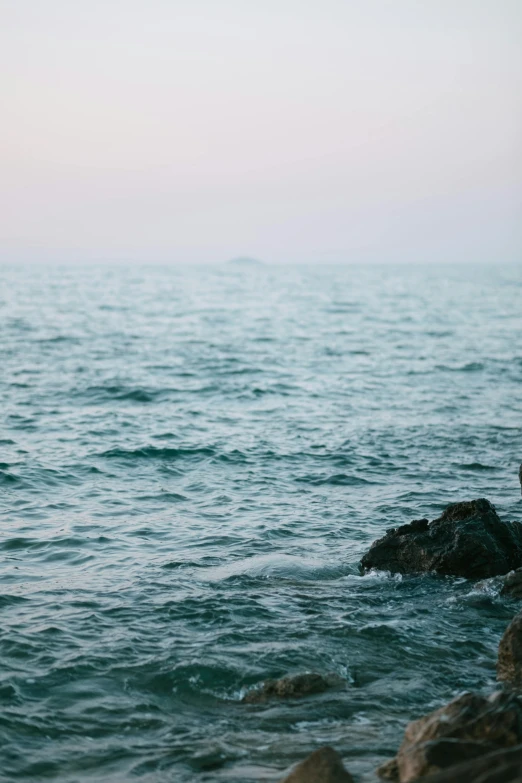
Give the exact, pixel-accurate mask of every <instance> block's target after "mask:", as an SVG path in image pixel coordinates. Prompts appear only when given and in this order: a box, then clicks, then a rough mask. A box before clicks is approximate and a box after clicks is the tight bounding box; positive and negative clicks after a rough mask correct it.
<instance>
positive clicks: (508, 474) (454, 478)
mask: <svg viewBox="0 0 522 783" xmlns="http://www.w3.org/2000/svg"><path fill="white" fill-rule="evenodd" d="M521 301H522V270H521V269H520V268H516V267H500V266H497V267H490V268H472V267H469V266H467V267H466V266H463V267H445V268H438V269H422V268H420V267H419V268H411V267H410V268H407V267H405V268H395V267H394V268H391V267H380V268H379V267H372V268H366V269H365V268H362V267H346V268H325V267H316V268H297V267H293V268H290V267H288V268H272V267H263V266H256V267H252V268H241V267H224V268H208V269H204V268H182V267H176V268H145V267H142V268H138V267H136V268H126V267H113V268H110V267H109V268H103V267H92V268H82V269H75V268H71V267H69V268H67V267H64V268H58V267H33V268H29V267H27V268H23V267H21V268H12V267H3V268H0V354H1V356H0V360H1V365H0V366H1V372H0V410H1V411H2V419H3V426H2V430H1V432H0V447H1V448H0V502H1V511H2V515H3V524H2V526H1V530H0V563H1V570H0V612H1V620H2V622H1V624H0V663H1V666H0V704H1V712H0V777H1V776H2V775H3V776H4V778H3V779H5V780H20V781H35V782H36V781H44V780H54V781H58V782H59V783H73V782H76V781H99V782H100V783H102V781H103V782H104V783H121V782H122V781H127V780H134V779H136V780H139V781H143V782H144V783H145V782H146V783H160V782H163V781H165V782H166V781H179V782H180V783H188V781H201V782H202V783H203V782H204V781H216V783H228V782H230V783H233V781H237V782H239V781H240V782H241V783H254V781H255V782H256V783H262V782H263V783H273V782H274V781H277V780H279V778H280V777H281V775H282V771H283V770H284V769H285V768H286V767H287V766H288V765H289V764H291V763H293V762H295V761H297V760H299V759H300V758H302V757H303V756H304V755H306V754H307V753H308V752H310V751H311V750H312V749H314V748H315V747H318V746H320V745H322V744H325V743H328V744H332V745H334V746H335V747H336V748H337V749H338V750H339V751H340V752H341V753H342V755H343V757H344V759H345V762H346V765H347V766H348V768H349V769H350V770H351V771H352V772H353V773H354V774H355V775H357V776H358V777H359V780H372V776H371V773H372V770H373V769H374V768H375V766H376V765H377V764H378V763H380V762H381V761H383V760H384V759H386V758H388V757H389V756H390V755H392V754H393V753H394V752H395V750H396V748H397V745H398V743H399V741H400V738H401V735H402V732H403V729H404V725H405V723H406V722H407V721H408V720H410V719H411V718H412V717H415V716H418V715H421V714H423V713H425V712H426V711H427V710H430V709H432V708H434V707H436V706H439V705H440V704H442V703H444V702H445V701H447V700H448V699H450V698H451V697H452V696H453V695H455V694H457V693H459V692H460V691H462V690H464V689H479V690H480V689H486V690H487V689H488V688H491V687H492V685H493V683H494V677H495V671H494V666H495V659H496V648H497V645H498V641H499V638H500V635H501V633H502V631H503V629H504V628H505V626H506V624H507V623H508V621H509V620H510V618H511V617H512V615H513V613H514V612H515V611H516V608H517V607H516V604H515V603H514V602H513V601H510V600H507V599H501V598H500V597H499V595H498V585H497V583H496V581H495V580H491V581H490V582H486V583H481V584H476V583H470V582H467V581H466V580H461V579H442V578H439V579H437V578H434V577H430V576H428V577H426V576H423V577H410V578H402V579H401V578H397V577H391V576H389V575H386V574H380V573H375V574H369V575H367V576H364V577H362V576H361V575H360V574H359V570H358V562H359V559H360V557H361V555H362V554H363V552H364V551H365V550H366V549H367V547H368V546H369V544H370V543H371V542H372V541H373V540H374V539H375V538H376V537H378V536H379V535H381V534H382V533H383V531H384V530H385V529H386V528H387V527H391V526H395V525H397V524H401V523H403V522H406V521H409V520H411V519H413V518H419V517H425V516H427V517H429V518H433V517H435V516H437V515H438V514H439V513H440V512H441V510H442V509H443V508H444V507H445V505H447V504H448V503H449V502H453V501H456V500H466V499H471V498H475V497H487V498H488V499H490V500H491V501H492V502H493V503H494V504H495V505H496V507H497V510H498V512H499V513H500V515H501V516H502V517H503V518H504V519H522V503H521V499H520V489H519V487H518V481H517V476H516V472H517V468H518V464H519V462H520V461H522V459H521V455H522V441H521V435H522V395H521V381H522V319H521V316H520V312H521V306H520V303H521ZM301 671H318V672H323V673H326V672H335V673H337V674H340V675H342V676H343V677H344V678H345V679H346V681H347V688H346V690H345V691H340V692H335V693H331V694H325V695H321V696H317V697H313V698H310V699H307V700H304V701H294V702H288V703H269V704H264V705H243V704H241V703H240V698H241V696H242V695H243V694H244V693H245V691H246V689H248V688H251V687H253V686H255V685H256V684H257V683H260V682H261V681H262V680H263V679H265V678H267V677H276V676H282V675H284V674H288V673H297V672H301Z"/></svg>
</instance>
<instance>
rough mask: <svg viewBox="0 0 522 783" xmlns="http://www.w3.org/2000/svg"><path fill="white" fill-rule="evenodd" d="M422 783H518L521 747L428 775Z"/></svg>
mask: <svg viewBox="0 0 522 783" xmlns="http://www.w3.org/2000/svg"><path fill="white" fill-rule="evenodd" d="M422 781H423V783H471V781H473V783H520V782H521V781H522V745H517V746H516V747H514V748H509V750H496V751H494V752H493V753H488V754H486V755H485V756H481V757H480V758H478V759H475V760H473V761H468V762H465V763H463V764H457V765H456V766H454V767H450V768H449V769H445V770H442V771H441V772H437V773H435V774H434V775H428V776H427V777H425V778H423V779H422Z"/></svg>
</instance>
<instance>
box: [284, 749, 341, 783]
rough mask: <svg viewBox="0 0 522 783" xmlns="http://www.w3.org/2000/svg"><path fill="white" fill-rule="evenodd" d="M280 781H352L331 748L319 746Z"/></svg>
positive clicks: (301, 782)
mask: <svg viewBox="0 0 522 783" xmlns="http://www.w3.org/2000/svg"><path fill="white" fill-rule="evenodd" d="M281 783H354V780H353V778H352V776H351V775H350V773H349V772H347V771H346V769H345V768H344V765H343V762H342V760H341V757H340V756H339V754H338V753H337V752H336V751H335V750H334V749H333V748H328V747H326V748H319V750H316V751H314V753H312V754H311V755H310V756H308V758H306V759H305V760H304V761H302V762H301V763H300V764H298V765H297V767H294V769H293V771H292V772H291V773H290V774H289V775H288V777H286V778H285V779H284V780H282V781H281Z"/></svg>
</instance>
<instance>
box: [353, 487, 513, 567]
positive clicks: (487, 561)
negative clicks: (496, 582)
mask: <svg viewBox="0 0 522 783" xmlns="http://www.w3.org/2000/svg"><path fill="white" fill-rule="evenodd" d="M361 566H362V568H363V569H364V570H369V569H370V568H377V569H379V570H381V571H391V572H393V573H397V572H398V573H402V574H408V573H423V572H428V571H434V572H436V573H438V574H448V575H453V576H464V577H467V578H468V579H483V578H487V577H491V576H497V575H499V574H506V573H507V572H508V571H511V570H512V569H514V568H518V567H519V566H522V524H520V523H519V522H502V520H501V519H500V518H499V516H498V515H497V512H496V511H495V508H494V507H493V506H492V505H491V503H490V502H489V501H488V500H486V499H485V498H481V499H479V500H471V501H469V502H465V503H455V504H453V505H451V506H448V508H447V509H446V510H445V511H444V513H443V514H442V516H440V517H439V518H438V519H434V520H433V521H432V522H429V521H428V520H427V519H417V520H415V521H413V522H410V524H408V525H402V526H401V527H398V528H392V529H391V530H388V531H387V533H386V535H385V536H384V537H383V538H380V539H379V540H378V541H375V542H374V543H373V544H372V546H371V548H370V550H369V551H368V552H367V553H366V554H365V555H364V557H363V559H362V560H361Z"/></svg>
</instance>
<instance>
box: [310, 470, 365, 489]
mask: <svg viewBox="0 0 522 783" xmlns="http://www.w3.org/2000/svg"><path fill="white" fill-rule="evenodd" d="M296 481H298V482H299V483H301V484H312V486H316V487H318V486H321V485H323V484H326V485H330V486H343V487H358V486H362V485H365V484H378V483H379V482H377V481H369V480H368V479H365V478H361V477H360V476H349V475H348V474H346V473H335V474H334V475H333V476H300V477H298V478H296Z"/></svg>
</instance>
